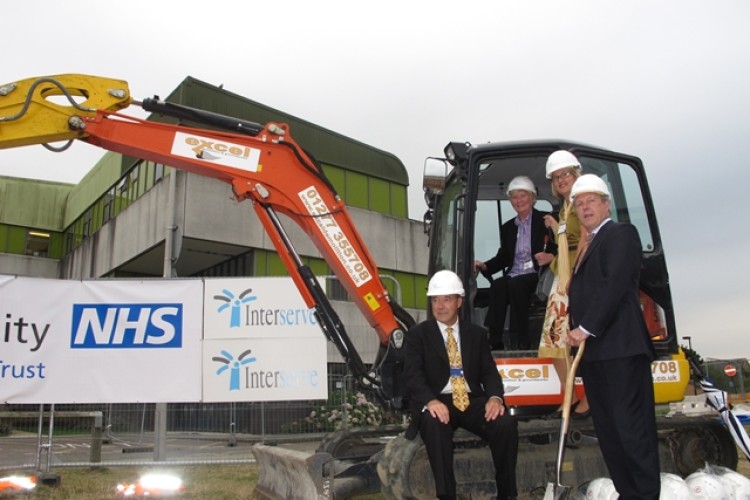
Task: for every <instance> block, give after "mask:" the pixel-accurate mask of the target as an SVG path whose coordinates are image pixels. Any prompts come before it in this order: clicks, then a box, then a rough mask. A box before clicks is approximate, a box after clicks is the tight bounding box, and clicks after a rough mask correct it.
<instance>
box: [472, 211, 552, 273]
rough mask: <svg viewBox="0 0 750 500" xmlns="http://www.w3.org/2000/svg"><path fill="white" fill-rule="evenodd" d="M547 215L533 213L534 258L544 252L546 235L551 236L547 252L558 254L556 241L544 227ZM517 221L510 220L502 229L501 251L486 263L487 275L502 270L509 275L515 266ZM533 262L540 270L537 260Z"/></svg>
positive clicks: (532, 242)
mask: <svg viewBox="0 0 750 500" xmlns="http://www.w3.org/2000/svg"><path fill="white" fill-rule="evenodd" d="M545 215H546V213H545V212H540V211H539V210H537V209H536V208H535V209H533V210H532V211H531V255H532V256H533V255H534V254H536V253H539V252H541V251H543V250H544V235H545V234H547V235H549V242H548V243H547V250H546V251H547V252H549V253H556V250H557V247H556V246H555V239H554V238H553V237H552V235H551V234H550V232H549V230H548V229H547V228H546V227H545V226H544V216H545ZM515 220H516V218H515V217H514V218H512V219H510V220H509V221H507V222H506V223H505V224H503V225H502V227H501V228H500V249H498V251H497V255H495V256H494V257H492V258H491V259H490V260H488V261H487V262H485V265H486V266H487V271H486V274H489V275H492V274H495V273H496V272H498V271H500V270H502V271H503V274H508V271H510V268H511V266H513V257H514V256H515V255H516V242H517V241H518V227H517V226H516V222H515ZM532 261H533V262H534V269H536V270H539V264H537V262H536V260H534V259H532Z"/></svg>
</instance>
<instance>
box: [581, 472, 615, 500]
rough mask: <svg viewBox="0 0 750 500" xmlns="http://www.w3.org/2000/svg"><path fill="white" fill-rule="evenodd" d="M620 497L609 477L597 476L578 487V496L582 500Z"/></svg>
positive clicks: (607, 499) (603, 499)
mask: <svg viewBox="0 0 750 500" xmlns="http://www.w3.org/2000/svg"><path fill="white" fill-rule="evenodd" d="M618 497H619V495H618V494H617V490H616V489H615V484H614V483H613V482H612V480H611V479H610V478H608V477H597V478H596V479H592V480H591V481H589V482H587V483H583V484H582V485H581V486H579V488H578V498H579V499H581V500H584V499H585V500H610V499H611V500H617V498H618Z"/></svg>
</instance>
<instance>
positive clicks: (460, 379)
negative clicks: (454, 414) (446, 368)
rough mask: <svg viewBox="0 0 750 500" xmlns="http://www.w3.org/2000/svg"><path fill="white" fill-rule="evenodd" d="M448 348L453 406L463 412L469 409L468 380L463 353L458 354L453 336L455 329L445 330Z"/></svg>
mask: <svg viewBox="0 0 750 500" xmlns="http://www.w3.org/2000/svg"><path fill="white" fill-rule="evenodd" d="M445 336H446V337H447V340H446V344H447V347H448V362H449V363H450V365H451V391H452V392H453V406H455V407H456V408H458V409H459V410H461V411H464V410H465V409H466V408H468V407H469V394H468V392H467V391H466V380H465V379H464V376H463V371H462V370H461V367H462V364H461V353H460V352H458V343H457V342H456V337H454V336H453V328H451V327H448V328H446V329H445Z"/></svg>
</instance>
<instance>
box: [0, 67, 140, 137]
mask: <svg viewBox="0 0 750 500" xmlns="http://www.w3.org/2000/svg"><path fill="white" fill-rule="evenodd" d="M131 102H132V99H131V97H130V90H129V89H128V84H127V82H125V81H123V80H113V79H111V78H103V77H99V76H90V75H77V74H67V75H55V76H43V77H36V78H28V79H26V80H20V81H17V82H11V83H7V84H5V85H0V149H6V148H15V147H19V146H28V145H31V144H46V143H50V142H57V141H66V140H72V139H76V138H79V137H82V136H85V131H82V130H80V129H76V128H71V126H70V125H69V120H70V119H71V118H72V117H83V116H94V115H95V114H96V111H97V110H106V111H118V110H120V109H123V108H126V107H128V106H129V105H130V103H131Z"/></svg>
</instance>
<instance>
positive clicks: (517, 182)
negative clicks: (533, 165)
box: [507, 175, 536, 196]
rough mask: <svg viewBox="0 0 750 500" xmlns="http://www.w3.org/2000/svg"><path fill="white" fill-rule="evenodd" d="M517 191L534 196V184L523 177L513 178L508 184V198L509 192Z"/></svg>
mask: <svg viewBox="0 0 750 500" xmlns="http://www.w3.org/2000/svg"><path fill="white" fill-rule="evenodd" d="M517 189H521V190H523V191H528V192H529V193H531V194H533V195H534V196H536V187H534V183H533V182H531V179H529V178H528V177H526V176H525V175H519V176H517V177H513V179H512V180H511V181H510V183H509V184H508V191H507V194H508V196H510V193H511V192H513V191H515V190H517Z"/></svg>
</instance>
